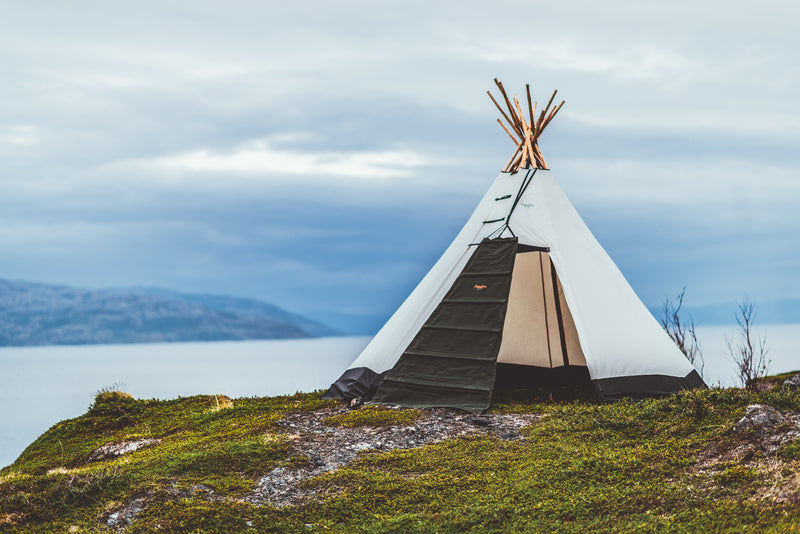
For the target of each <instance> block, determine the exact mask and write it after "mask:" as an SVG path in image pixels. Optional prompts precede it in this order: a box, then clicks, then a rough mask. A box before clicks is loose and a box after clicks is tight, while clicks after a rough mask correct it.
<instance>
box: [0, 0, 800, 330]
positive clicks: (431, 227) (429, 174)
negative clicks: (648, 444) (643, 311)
mask: <svg viewBox="0 0 800 534" xmlns="http://www.w3.org/2000/svg"><path fill="white" fill-rule="evenodd" d="M0 6H2V13H3V15H2V17H1V18H0V278H7V279H14V280H28V281H35V282H44V283H54V284H66V285H76V286H82V287H89V288H106V287H127V286H158V287H165V288H170V289H175V290H179V291H185V292H202V293H215V294H226V295H235V296H243V297H253V298H258V299H263V300H266V301H269V302H272V303H275V304H277V305H279V306H281V307H284V308H286V309H288V310H291V311H293V312H296V313H300V314H304V315H306V316H308V317H311V318H315V319H318V320H320V321H323V322H326V323H327V324H329V325H331V326H333V327H335V328H338V329H340V330H342V331H343V332H347V333H352V334H371V333H374V332H376V331H377V329H378V328H379V327H380V325H381V324H382V323H383V322H384V321H385V320H386V319H387V318H388V316H389V315H390V314H391V313H392V312H393V311H394V309H396V308H397V306H398V305H399V304H400V303H401V302H402V301H403V299H404V298H405V297H406V296H407V295H408V293H409V292H410V291H411V290H412V289H413V288H414V287H415V286H416V284H417V283H418V282H419V280H420V279H421V278H422V276H424V274H425V273H426V272H427V271H428V269H429V268H430V267H431V266H432V265H433V263H434V262H435V261H436V259H437V258H438V257H439V255H440V254H441V253H442V252H443V251H444V249H445V248H446V247H447V245H448V244H449V243H450V241H451V240H452V238H453V237H454V236H455V234H456V233H457V232H458V230H459V229H460V227H461V226H462V225H463V223H464V222H465V221H466V219H467V217H468V216H469V214H470V213H471V212H472V210H473V209H474V207H475V205H476V204H477V202H478V201H479V200H480V198H481V196H482V195H483V193H484V192H485V190H486V188H487V187H488V186H489V184H490V183H491V182H492V180H493V179H494V178H495V176H496V175H497V174H498V172H499V171H500V169H501V167H502V166H504V165H505V163H506V161H507V160H508V158H509V157H510V154H511V151H512V150H513V148H514V147H513V146H512V145H511V144H510V141H509V139H508V138H507V136H506V134H505V133H504V132H503V131H502V130H501V129H500V127H499V126H498V125H497V123H496V122H495V119H496V118H497V116H498V114H497V112H496V110H495V109H494V107H493V105H492V104H491V102H490V100H489V99H488V97H487V96H486V90H488V89H493V82H492V80H493V78H495V77H499V78H500V79H501V80H502V81H503V82H504V84H505V86H506V87H507V88H508V90H509V91H510V92H512V93H517V94H519V95H520V96H521V95H522V94H523V93H524V84H525V83H530V84H531V87H532V92H533V96H534V98H535V99H537V100H539V101H543V100H545V101H546V99H547V98H549V95H550V93H551V91H552V90H553V89H558V98H559V99H561V98H563V99H565V100H566V104H565V106H564V108H563V109H562V110H561V112H560V113H559V115H558V116H557V117H556V119H555V120H554V121H553V123H551V125H550V126H548V129H547V131H546V132H545V135H544V136H543V138H542V139H541V141H540V146H541V149H542V152H543V153H544V155H545V158H546V159H547V162H548V163H549V165H550V168H551V169H552V171H553V173H554V176H555V177H556V178H557V180H558V182H559V184H560V185H561V187H562V188H563V189H564V191H565V192H566V194H567V196H568V197H569V198H570V199H571V200H572V202H573V203H574V204H575V206H576V208H577V209H578V211H579V213H581V215H582V216H583V218H584V220H585V221H586V222H587V224H588V226H589V227H590V228H591V229H592V231H593V232H594V234H595V235H596V237H597V238H598V240H599V241H600V243H601V244H602V245H603V246H604V247H605V248H606V250H607V251H608V252H609V254H610V255H611V257H612V258H613V259H614V261H615V262H616V263H617V265H618V266H619V267H620V269H621V270H622V272H623V274H624V275H625V276H626V277H627V279H628V280H629V282H630V283H631V285H632V286H633V288H634V289H635V290H636V291H637V293H638V294H639V296H640V297H641V299H642V300H643V302H644V303H645V304H647V305H648V306H650V307H657V306H658V304H659V303H660V302H661V301H662V300H663V299H664V297H665V296H667V295H676V294H677V293H678V292H680V290H681V289H682V288H683V287H685V288H686V303H687V305H689V306H694V307H696V308H697V309H698V310H699V309H702V308H703V307H714V306H716V307H717V308H719V307H720V306H722V307H727V308H730V319H731V320H733V314H734V311H735V305H734V303H735V301H736V300H738V299H741V298H742V297H743V296H744V295H749V296H750V297H751V298H753V299H755V300H756V301H757V302H761V303H769V302H771V301H776V300H783V301H789V302H791V300H792V299H800V281H798V276H797V275H798V272H800V213H798V204H799V202H798V201H800V181H798V174H800V172H799V171H800V151H799V150H798V148H800V146H799V145H800V106H799V105H798V97H797V94H798V93H800V91H798V88H800V62H799V61H798V55H800V32H797V27H798V22H800V4H797V3H792V2H773V1H769V0H767V1H762V2H758V3H752V2H747V3H745V2H738V1H734V2H731V1H725V2H716V1H715V2H710V1H702V0H700V1H694V2H683V1H673V2H668V3H666V2H660V3H654V2H653V3H651V2H641V1H634V2H598V1H592V2H590V1H585V2H584V1H565V2H532V1H527V2H508V1H505V2H492V3H488V2H464V1H461V2H437V3H432V2H417V1H403V2H374V1H373V2H366V1H365V2H358V1H356V2H354V1H339V2H319V1H306V2H297V3H289V2H271V1H268V2H264V1H236V0H233V1H231V0H228V1H226V2H224V3H223V2H210V1H193V2H174V1H165V0H159V1H157V2H155V1H147V0H141V1H138V2H135V3H122V2H100V1H95V2H89V1H80V0H77V1H75V2H69V3H65V2H56V1H50V2H47V1H37V0H29V1H26V2H7V1H2V0H0Z"/></svg>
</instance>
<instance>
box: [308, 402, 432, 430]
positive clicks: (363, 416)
mask: <svg viewBox="0 0 800 534" xmlns="http://www.w3.org/2000/svg"><path fill="white" fill-rule="evenodd" d="M420 415H422V412H421V411H419V410H412V409H402V410H400V409H392V408H386V407H385V406H364V407H363V408H361V409H359V410H352V411H349V412H346V413H342V414H339V415H334V416H332V417H328V418H326V419H325V420H324V421H323V423H325V424H326V425H328V426H342V427H348V428H352V427H356V426H371V427H384V426H393V425H411V424H413V423H414V422H415V421H416V420H417V419H419V416H420Z"/></svg>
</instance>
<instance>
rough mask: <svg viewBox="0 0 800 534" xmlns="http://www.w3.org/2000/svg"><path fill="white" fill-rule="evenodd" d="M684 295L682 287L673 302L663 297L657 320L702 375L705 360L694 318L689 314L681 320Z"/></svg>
mask: <svg viewBox="0 0 800 534" xmlns="http://www.w3.org/2000/svg"><path fill="white" fill-rule="evenodd" d="M685 296H686V288H685V287H684V288H683V289H682V290H681V292H680V294H679V295H678V296H677V298H676V299H675V301H674V302H673V301H672V299H670V298H669V297H664V303H663V304H662V305H661V317H660V318H659V320H660V322H661V326H662V327H663V328H664V330H666V332H667V334H668V335H669V337H671V338H672V341H674V342H675V344H676V345H677V346H678V348H679V349H681V352H682V353H683V355H684V356H686V359H687V360H689V362H691V364H692V365H693V366H694V367H695V369H697V372H698V373H700V376H702V375H703V371H704V369H705V367H706V362H705V360H704V359H703V351H702V350H701V348H700V342H699V341H698V340H697V332H695V327H696V325H695V323H694V319H692V317H691V315H690V316H689V318H688V319H687V320H681V307H682V306H683V298H684V297H685Z"/></svg>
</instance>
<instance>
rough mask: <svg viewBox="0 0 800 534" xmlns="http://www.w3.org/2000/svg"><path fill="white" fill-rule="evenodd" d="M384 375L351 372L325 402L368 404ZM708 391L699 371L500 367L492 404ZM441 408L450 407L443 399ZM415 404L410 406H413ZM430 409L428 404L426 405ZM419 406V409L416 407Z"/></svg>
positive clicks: (605, 398)
mask: <svg viewBox="0 0 800 534" xmlns="http://www.w3.org/2000/svg"><path fill="white" fill-rule="evenodd" d="M386 374H387V373H386V372H384V373H376V372H375V371H373V370H371V369H368V368H366V367H357V368H355V369H348V370H347V371H345V372H344V374H342V376H341V377H340V378H339V379H338V380H337V381H336V382H335V383H334V384H333V385H331V387H330V389H328V391H327V392H325V394H324V395H323V398H326V399H343V400H351V399H355V398H358V399H363V400H369V399H371V398H372V396H373V395H374V394H375V391H376V390H377V389H378V386H380V384H381V382H383V378H384V377H385V376H386ZM703 387H706V385H705V383H704V382H703V379H702V378H700V375H699V374H698V373H697V371H692V372H691V373H689V374H688V375H686V376H685V377H676V376H667V375H637V376H620V377H614V378H601V379H598V380H592V379H591V377H590V376H589V370H588V369H587V368H586V367H583V366H567V367H556V368H553V369H548V368H543V367H531V366H527V365H514V364H497V375H496V378H495V384H494V391H493V395H492V397H493V400H500V399H503V398H506V397H509V395H511V396H515V395H513V393H512V392H519V391H520V390H530V391H535V392H537V393H545V394H546V395H547V396H549V398H552V399H567V398H582V399H587V400H588V399H592V398H595V399H596V398H599V399H600V400H603V401H616V400H620V399H623V398H625V397H629V398H634V399H641V398H648V397H663V396H666V395H670V394H672V393H676V392H678V391H680V390H683V389H694V388H703ZM440 400H441V401H442V404H441V405H442V406H446V405H447V404H448V402H447V400H446V399H440ZM411 404H413V403H409V405H411ZM426 405H427V404H426ZM416 406H419V405H416Z"/></svg>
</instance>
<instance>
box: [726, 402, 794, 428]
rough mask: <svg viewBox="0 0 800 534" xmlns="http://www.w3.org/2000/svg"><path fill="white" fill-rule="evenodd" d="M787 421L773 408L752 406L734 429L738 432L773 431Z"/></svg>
mask: <svg viewBox="0 0 800 534" xmlns="http://www.w3.org/2000/svg"><path fill="white" fill-rule="evenodd" d="M784 421H786V417H785V416H784V415H783V414H781V413H780V412H779V411H778V410H776V409H775V408H773V407H772V406H767V405H766V404H751V405H750V406H748V407H747V408H746V411H745V414H744V417H742V418H741V419H739V420H738V421H737V422H736V424H735V425H734V427H735V428H736V429H737V430H742V429H754V430H759V429H761V430H764V429H771V428H773V427H775V425H777V424H779V423H783V422H784Z"/></svg>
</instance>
